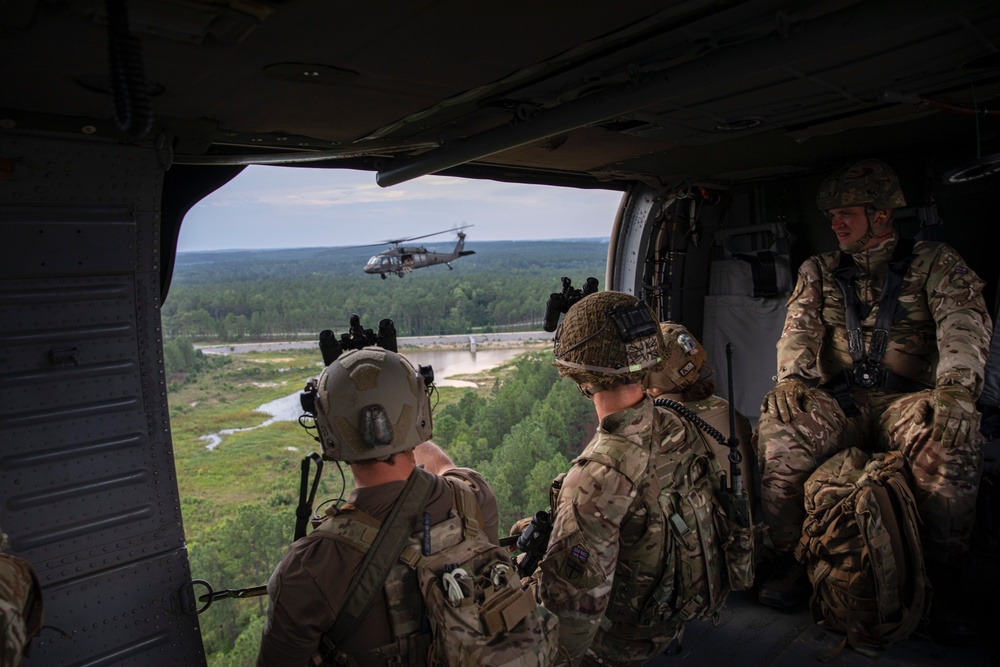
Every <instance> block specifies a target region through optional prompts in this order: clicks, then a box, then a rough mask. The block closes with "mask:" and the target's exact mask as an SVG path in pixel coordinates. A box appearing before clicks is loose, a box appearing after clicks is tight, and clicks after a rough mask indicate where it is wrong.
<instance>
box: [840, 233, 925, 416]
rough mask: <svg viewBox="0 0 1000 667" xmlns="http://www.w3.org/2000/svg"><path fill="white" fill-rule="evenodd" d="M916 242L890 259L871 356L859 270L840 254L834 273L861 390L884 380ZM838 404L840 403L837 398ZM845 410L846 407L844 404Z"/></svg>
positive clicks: (902, 243) (900, 245)
mask: <svg viewBox="0 0 1000 667" xmlns="http://www.w3.org/2000/svg"><path fill="white" fill-rule="evenodd" d="M914 245H915V243H914V241H913V239H902V238H901V239H899V241H898V242H897V243H896V248H895V249H894V250H893V253H892V257H890V258H889V270H888V271H887V272H886V274H885V278H884V279H883V281H882V293H881V294H880V295H879V300H878V313H877V314H876V315H875V328H874V330H873V331H872V338H871V341H870V342H869V343H868V354H867V356H866V355H865V349H864V333H863V332H862V330H861V315H860V314H859V312H858V311H859V307H860V306H859V304H858V298H857V294H855V291H854V280H855V278H856V277H857V273H858V267H857V266H856V265H855V263H854V258H853V257H851V255H850V254H848V253H846V252H841V253H840V263H839V265H838V266H837V268H836V269H834V270H833V277H834V280H836V281H837V285H839V286H840V291H841V292H842V293H843V295H844V316H845V320H846V325H847V349H848V352H850V354H851V360H852V361H854V377H853V378H852V379H853V380H854V382H855V383H857V384H858V385H859V386H862V387H868V388H870V387H874V386H877V385H878V384H879V382H880V381H881V380H882V378H881V375H882V357H883V356H885V351H886V348H887V347H888V344H889V329H890V328H891V327H892V324H893V322H894V321H895V319H896V307H897V305H898V303H899V293H900V291H901V289H902V287H903V278H904V276H905V275H906V271H907V269H908V268H909V266H910V262H911V261H912V260H913V257H914V255H913V248H914ZM838 402H840V399H839V398H838ZM841 407H843V403H841Z"/></svg>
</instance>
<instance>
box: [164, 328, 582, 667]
mask: <svg viewBox="0 0 1000 667" xmlns="http://www.w3.org/2000/svg"><path fill="white" fill-rule="evenodd" d="M167 347H168V348H170V349H171V350H172V351H171V352H170V353H168V355H167V368H168V373H169V375H170V378H171V385H170V386H171V389H170V393H169V397H170V418H171V425H172V431H173V433H172V436H173V442H174V450H175V452H174V457H175V463H176V466H177V480H178V486H179V488H180V495H181V510H182V515H183V520H184V531H185V535H186V537H187V543H188V553H189V557H190V562H191V575H192V578H194V579H202V580H205V581H207V582H209V583H210V584H211V585H212V586H213V587H214V588H215V589H217V590H218V589H226V588H229V589H240V588H248V587H253V586H259V585H261V584H264V583H266V582H267V579H268V577H269V576H270V573H271V571H272V570H273V569H274V567H275V566H276V565H277V563H278V561H279V560H280V559H281V556H282V554H283V553H284V551H285V549H286V548H287V546H288V544H290V543H291V541H292V538H293V532H294V530H293V529H294V524H295V510H296V507H297V505H298V502H299V485H300V481H301V470H302V461H303V459H304V458H305V456H306V455H307V454H308V453H310V452H314V451H319V445H318V443H316V442H315V441H314V440H313V434H312V432H311V431H308V430H304V429H303V428H302V427H301V426H300V424H298V423H296V422H293V421H275V422H273V423H266V417H267V415H264V414H262V413H260V412H258V411H256V407H258V406H260V405H261V404H263V403H266V402H269V401H272V400H274V399H276V398H280V397H282V396H287V395H289V394H291V393H292V392H294V391H297V390H301V388H302V386H303V385H304V382H305V380H306V379H308V378H310V377H315V376H316V375H318V373H319V371H320V368H321V361H320V356H321V355H320V354H319V352H318V350H317V351H311V350H296V351H285V352H270V353H250V354H242V355H239V354H234V355H231V356H227V357H209V356H208V355H205V354H203V353H202V352H200V351H198V350H196V349H194V348H193V347H192V346H191V343H190V342H189V341H184V340H180V341H171V342H170V343H168V345H167ZM181 348H183V349H181ZM401 351H402V352H403V353H404V354H405V350H401ZM185 359H189V360H191V363H190V365H188V366H187V367H186V369H185V371H184V372H178V370H177V368H175V367H174V364H177V363H180V364H182V365H183V364H184V363H186V362H185ZM171 360H173V361H171ZM551 362H552V355H551V352H550V351H549V350H548V349H546V348H542V349H538V350H535V351H529V352H526V353H525V354H522V355H520V356H518V357H516V358H515V359H514V360H512V361H510V362H508V363H507V364H505V365H503V366H501V367H500V368H498V369H494V370H493V371H491V372H490V373H488V374H486V375H485V376H479V377H477V376H473V377H471V378H466V379H471V380H474V381H475V382H476V384H477V388H475V389H473V388H456V387H441V388H438V389H437V390H436V391H435V393H434V394H433V395H432V397H431V403H432V406H434V408H433V415H434V434H433V439H434V441H435V442H436V443H438V444H439V445H441V446H442V447H443V448H444V450H445V451H447V452H448V453H449V454H450V456H451V457H452V459H453V460H454V461H455V463H456V464H457V465H459V466H467V467H471V468H474V469H476V470H478V471H479V472H481V473H482V474H483V476H484V478H485V479H486V480H487V481H488V482H489V483H490V485H491V486H492V488H493V490H494V492H495V493H496V496H497V502H498V505H499V508H500V531H501V534H506V531H507V529H508V528H509V527H510V525H511V524H513V523H514V521H516V520H517V519H519V518H522V517H526V516H530V515H532V514H533V513H534V512H535V511H537V510H539V509H547V508H548V506H549V500H548V492H549V486H550V484H551V482H552V480H553V479H554V478H555V476H556V475H558V474H559V473H561V472H564V471H566V470H567V469H568V467H569V462H570V461H571V460H572V459H573V458H574V456H576V454H578V453H579V452H580V451H581V450H582V448H583V446H584V445H585V444H586V442H587V441H588V440H589V437H590V436H591V435H592V434H593V430H594V429H595V428H596V417H595V416H594V410H593V404H592V403H590V401H588V400H587V399H585V398H584V397H583V396H581V395H580V393H579V392H578V391H577V389H576V386H575V385H574V384H573V383H572V382H569V381H567V380H560V379H559V377H558V375H557V373H556V370H555V368H554V367H553V365H552V363H551ZM265 424H266V425H265ZM307 424H308V422H307ZM208 434H219V441H218V442H217V444H215V445H214V446H211V447H210V446H209V444H208V440H206V438H205V436H206V435H208ZM315 472H316V471H315V467H312V470H311V473H312V474H315ZM352 485H353V483H352V479H351V475H350V469H349V468H348V467H347V466H346V465H345V466H343V467H341V466H338V465H336V464H335V463H332V462H327V463H326V464H325V467H324V471H323V475H322V478H321V482H320V485H319V491H318V493H317V497H316V502H315V505H314V512H315V513H322V512H323V510H324V509H325V506H326V504H328V503H330V502H339V501H341V500H342V499H343V498H344V497H346V495H347V493H348V492H349V491H350V489H351V488H352ZM204 593H205V590H204V589H203V588H202V587H200V586H199V587H196V595H203V594H204ZM266 605H267V598H266V597H251V598H247V599H223V600H218V601H215V602H214V603H213V604H212V605H211V606H210V607H209V609H208V610H206V612H205V613H204V614H202V615H200V616H199V617H198V620H199V623H200V625H201V633H202V638H203V641H204V645H205V651H206V655H207V658H208V664H209V665H210V667H237V666H239V667H243V666H245V665H250V664H253V661H254V659H255V656H256V653H257V648H258V646H259V642H260V636H261V629H262V626H263V621H264V617H265V613H266Z"/></svg>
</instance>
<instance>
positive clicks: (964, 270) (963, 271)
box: [955, 264, 969, 274]
mask: <svg viewBox="0 0 1000 667" xmlns="http://www.w3.org/2000/svg"><path fill="white" fill-rule="evenodd" d="M968 272H969V269H968V267H965V266H962V265H961V264H958V265H956V266H955V273H961V274H966V273H968Z"/></svg>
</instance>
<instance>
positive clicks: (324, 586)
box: [257, 346, 498, 667]
mask: <svg viewBox="0 0 1000 667" xmlns="http://www.w3.org/2000/svg"><path fill="white" fill-rule="evenodd" d="M428 391H429V387H428V386H427V381H426V380H425V378H424V377H423V375H421V374H420V373H418V371H417V369H415V368H414V367H413V365H412V364H411V363H410V362H409V361H408V360H407V359H406V358H405V357H403V356H402V355H399V354H396V353H395V352H392V351H390V350H385V349H382V348H380V347H375V346H372V347H365V348H362V349H359V350H352V351H350V352H346V353H344V354H343V355H342V356H340V357H339V358H337V359H336V360H334V361H333V363H331V364H330V365H329V366H327V367H326V369H325V370H324V371H323V373H322V374H321V375H320V377H319V379H318V381H317V383H316V395H315V407H316V409H315V419H316V425H317V427H318V430H319V440H320V442H321V444H322V446H323V458H325V459H327V460H332V461H346V462H347V463H348V464H349V465H350V467H351V472H352V473H353V475H354V485H355V488H354V490H353V491H352V492H351V494H350V495H349V496H348V498H347V504H345V505H343V506H341V507H340V508H336V507H331V508H330V509H329V510H327V517H326V519H325V520H324V524H321V525H320V526H319V527H318V528H317V529H316V530H314V531H313V532H311V533H309V534H308V535H306V536H305V537H302V538H300V539H298V540H296V541H295V542H294V543H293V544H292V545H291V547H289V550H288V552H287V553H286V554H285V556H284V558H282V560H281V562H280V563H279V564H278V567H277V568H276V569H275V571H274V574H272V576H271V578H270V580H269V581H268V584H267V590H268V597H269V603H268V608H267V622H266V624H265V626H264V632H263V637H262V639H261V645H260V653H259V655H258V658H257V665H258V667H261V666H265V665H266V666H268V667H271V666H275V665H277V666H285V665H288V666H292V665H294V666H296V667H301V666H302V665H306V664H310V665H311V664H320V663H319V662H317V661H318V660H321V658H322V657H326V659H327V662H326V663H324V664H358V663H362V664H365V665H389V664H400V660H401V659H402V662H403V664H424V662H423V659H424V657H425V654H426V649H427V646H428V645H429V641H430V640H429V638H428V637H427V636H424V635H427V634H428V633H429V629H421V627H420V623H419V622H416V623H412V624H410V626H406V624H404V623H402V622H401V621H400V619H401V618H403V617H405V615H406V614H407V613H411V614H412V613H413V611H412V609H413V608H415V609H417V610H420V609H421V596H420V591H419V585H418V582H417V581H416V577H415V575H408V576H409V578H408V579H407V578H404V579H403V580H402V581H401V583H400V585H399V586H398V587H397V588H395V589H393V593H392V595H391V596H387V595H383V594H375V595H374V596H373V597H372V602H371V604H370V606H369V608H368V611H367V612H365V613H363V615H361V616H360V617H359V620H358V623H357V628H356V630H355V631H353V632H350V633H348V634H347V636H346V637H345V638H343V641H342V642H341V643H339V644H337V645H336V646H335V647H334V649H333V650H330V649H329V647H328V646H326V645H324V643H323V635H324V633H325V632H326V631H327V629H329V628H331V626H332V625H333V624H334V621H335V620H336V619H338V618H339V617H340V616H341V615H342V614H341V612H342V611H345V609H344V608H345V605H347V604H348V603H349V600H347V599H346V597H347V596H346V593H347V591H348V588H349V584H350V582H351V581H353V580H354V579H355V578H356V577H358V576H360V574H361V565H362V560H363V559H364V554H363V553H360V552H359V551H358V550H357V549H356V548H354V547H353V546H352V545H350V544H349V543H348V542H347V541H345V540H339V539H336V537H337V535H336V534H335V531H332V530H325V529H324V526H325V527H327V528H329V527H330V526H332V525H333V524H334V522H335V520H336V521H337V522H338V523H337V525H341V526H342V525H346V524H345V521H350V522H352V523H351V524H350V525H370V524H364V522H365V521H368V522H372V521H373V520H375V521H378V522H382V523H384V522H386V521H387V518H388V517H389V515H390V513H394V510H395V507H396V505H397V503H402V502H403V500H402V499H403V498H404V497H407V493H409V491H408V490H409V489H410V487H411V486H412V487H420V486H421V485H422V486H423V488H424V491H423V493H424V494H426V495H427V500H426V501H425V503H424V506H423V511H421V512H420V513H419V514H421V515H425V516H427V517H428V519H429V521H430V525H437V524H438V523H440V522H442V521H445V520H447V519H449V518H450V517H451V512H452V507H453V494H452V488H451V486H452V484H453V483H454V482H453V480H459V482H458V483H464V484H465V485H467V486H468V487H469V488H470V489H471V490H472V492H473V494H474V495H475V498H476V502H477V504H478V506H479V510H480V512H481V516H482V521H483V528H484V532H485V534H486V535H487V536H489V537H490V540H491V541H492V542H493V543H494V544H496V543H497V541H498V540H497V504H496V497H495V496H494V494H493V491H492V489H490V487H489V486H488V485H487V484H486V482H485V481H484V480H483V478H482V477H481V476H480V475H479V473H477V472H475V471H473V470H469V469H467V468H456V467H455V465H454V463H452V461H451V459H450V458H449V457H448V455H447V454H446V453H445V452H444V451H442V450H441V449H440V448H439V447H438V446H437V445H435V444H434V443H433V442H430V441H429V440H428V439H429V438H430V437H431V429H432V423H431V407H430V400H429V398H428ZM417 466H421V467H422V468H423V470H422V471H421V470H417ZM424 471H426V473H433V474H432V475H428V474H426V473H425V472H424ZM417 497H420V496H417ZM359 522H360V523H359ZM327 524H329V525H327ZM389 604H393V605H394V607H393V608H392V609H390V608H389V606H388V605H389ZM359 613H360V612H359ZM404 626H405V627H404ZM321 647H322V650H321ZM421 649H422V652H421Z"/></svg>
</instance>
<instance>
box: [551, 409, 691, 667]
mask: <svg viewBox="0 0 1000 667" xmlns="http://www.w3.org/2000/svg"><path fill="white" fill-rule="evenodd" d="M684 423H686V421H685V422H684ZM684 423H682V420H681V419H679V418H677V417H676V416H675V415H674V414H673V413H671V412H669V411H662V410H660V409H657V408H655V407H654V406H653V404H652V400H651V399H649V398H648V397H647V398H644V399H643V400H642V402H641V403H639V404H638V405H636V406H634V407H631V408H627V409H625V410H620V411H618V412H615V413H613V414H610V415H608V416H606V417H605V418H604V419H603V420H601V424H600V428H599V430H598V432H597V434H596V435H595V436H594V439H593V440H592V441H591V442H590V444H589V445H588V446H587V448H586V449H585V450H584V452H583V453H582V454H581V455H580V456H579V457H578V458H577V459H576V460H575V461H574V464H573V466H572V468H571V469H570V471H569V472H568V473H567V475H566V477H565V478H564V480H563V484H562V489H561V490H560V492H559V498H558V501H557V503H556V507H555V512H554V516H553V528H552V536H551V539H550V541H549V547H548V551H547V553H546V555H545V558H544V559H543V560H542V562H541V565H540V567H539V569H538V570H537V571H536V572H535V575H534V577H533V586H535V591H536V596H537V597H538V600H539V601H540V602H541V603H542V604H544V605H545V607H546V608H548V609H549V610H550V611H554V612H555V613H556V614H557V615H558V616H559V644H560V646H561V647H562V648H564V649H565V650H566V651H567V652H568V653H569V654H570V655H571V657H572V659H573V664H613V665H628V664H636V665H641V664H643V663H644V662H646V661H647V660H648V659H649V658H650V657H652V656H654V655H656V654H658V653H661V652H662V651H663V650H664V648H666V646H667V645H668V644H669V643H670V641H671V640H672V639H673V638H674V636H675V635H676V634H677V631H678V630H679V629H680V627H679V626H678V625H676V624H674V623H663V622H657V619H649V618H640V613H639V608H640V606H641V605H642V604H643V603H644V602H646V600H647V598H649V597H650V592H651V590H652V588H653V587H654V586H655V585H656V584H657V582H658V581H659V574H660V572H661V571H662V570H663V563H662V560H663V558H664V553H665V541H666V538H667V535H666V533H665V531H664V519H663V515H662V512H661V511H660V507H659V504H658V499H657V498H658V495H659V493H660V481H659V480H660V478H659V476H658V474H657V468H659V467H660V466H662V465H667V464H669V460H670V459H672V458H676V456H677V453H678V452H680V451H682V450H683V449H684V447H686V446H687V444H686V443H687V442H688V436H687V434H686V431H685V425H684ZM692 428H693V426H692ZM612 440H617V441H618V442H619V443H626V446H625V447H622V446H621V445H620V444H619V445H618V446H616V447H609V446H608V443H609V442H610V441H612ZM691 442H697V438H696V437H695V436H694V435H693V434H692V436H691ZM622 452H625V455H624V456H622V455H621V453H622ZM611 453H613V454H611ZM609 454H611V456H617V457H618V460H617V461H612V460H610V458H609ZM588 647H589V650H588ZM585 653H586V658H584V654H585ZM581 661H583V662H582V663H581Z"/></svg>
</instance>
